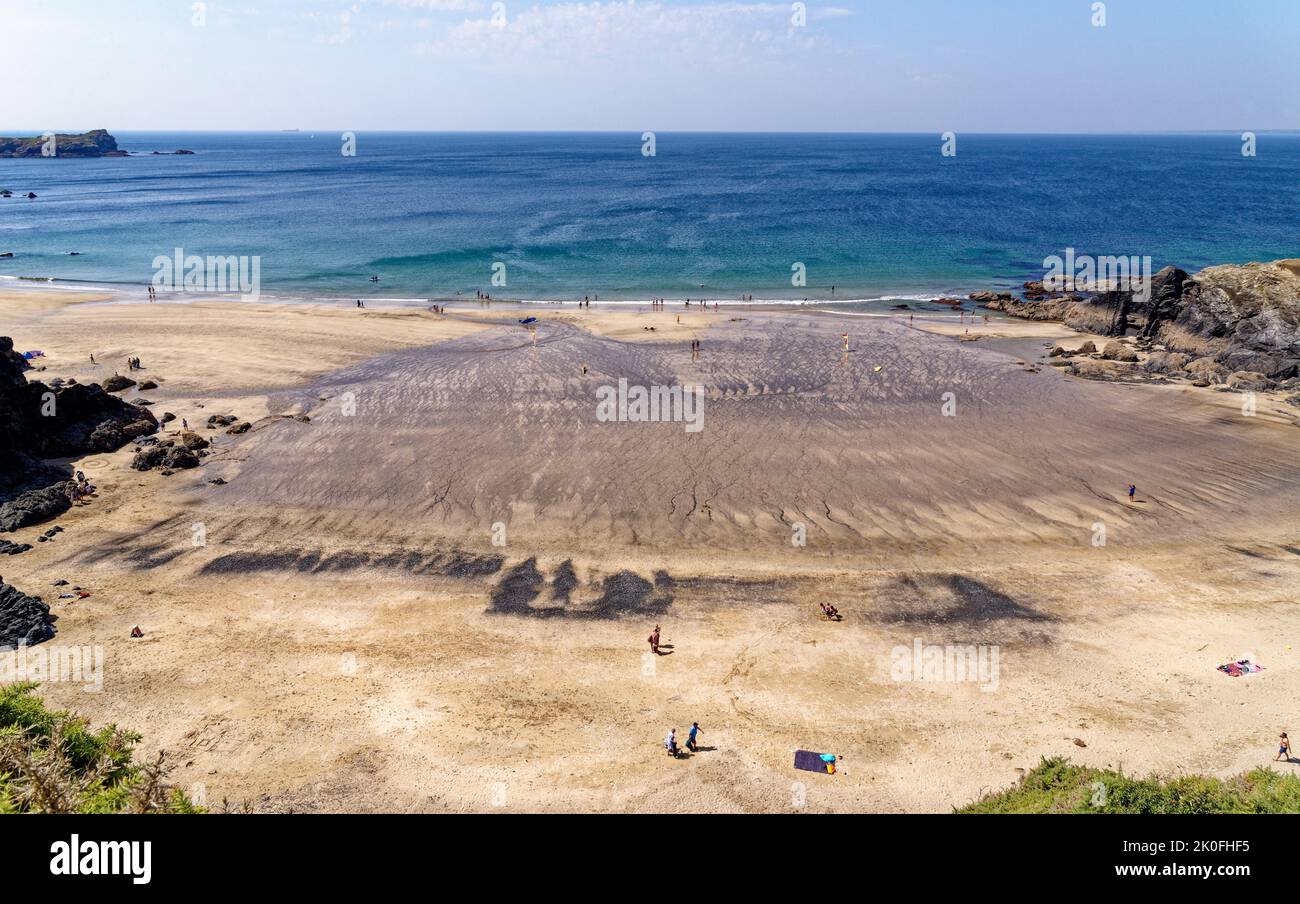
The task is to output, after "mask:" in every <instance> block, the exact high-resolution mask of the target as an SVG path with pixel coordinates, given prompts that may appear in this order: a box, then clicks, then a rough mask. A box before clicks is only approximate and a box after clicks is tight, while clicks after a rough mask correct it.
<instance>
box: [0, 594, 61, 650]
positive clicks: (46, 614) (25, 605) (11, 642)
mask: <svg viewBox="0 0 1300 904" xmlns="http://www.w3.org/2000/svg"><path fill="white" fill-rule="evenodd" d="M53 636H54V622H53V620H52V619H51V618H50V607H49V606H47V605H45V603H43V602H41V598H40V597H38V596H27V595H26V594H24V593H19V592H18V591H17V590H15V589H14V588H13V587H10V586H9V585H8V584H5V583H0V650H14V649H17V648H18V646H19V645H20V644H26V645H27V646H29V647H31V646H35V645H36V644H38V643H44V642H45V641H47V640H49V639H50V638H52V637H53Z"/></svg>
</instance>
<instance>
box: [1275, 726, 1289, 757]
mask: <svg viewBox="0 0 1300 904" xmlns="http://www.w3.org/2000/svg"><path fill="white" fill-rule="evenodd" d="M1278 760H1286V761H1287V762H1288V763H1289V762H1291V739H1290V738H1288V737H1287V736H1286V732H1285V731H1284V732H1282V734H1281V736H1279V737H1278V739H1277V756H1275V757H1273V762H1275V763H1276V762H1277V761H1278Z"/></svg>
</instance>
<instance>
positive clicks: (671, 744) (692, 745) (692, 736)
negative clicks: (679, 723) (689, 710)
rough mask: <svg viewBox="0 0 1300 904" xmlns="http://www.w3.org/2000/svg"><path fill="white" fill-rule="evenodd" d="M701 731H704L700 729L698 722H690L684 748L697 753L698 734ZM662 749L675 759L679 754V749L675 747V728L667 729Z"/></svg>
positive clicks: (701, 732)
mask: <svg viewBox="0 0 1300 904" xmlns="http://www.w3.org/2000/svg"><path fill="white" fill-rule="evenodd" d="M703 733H704V732H703V731H701V730H700V723H699V722H692V723H691V730H690V733H689V734H688V735H687V738H686V749H687V750H689V751H690V752H691V753H697V752H698V751H699V749H700V744H699V736H700V735H702V734H703ZM664 749H665V750H667V751H668V755H669V756H670V757H672V758H673V759H677V757H678V756H680V755H681V750H680V749H679V748H678V747H677V729H676V728H673V729H669V731H668V737H666V738H664Z"/></svg>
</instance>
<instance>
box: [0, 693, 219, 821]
mask: <svg viewBox="0 0 1300 904" xmlns="http://www.w3.org/2000/svg"><path fill="white" fill-rule="evenodd" d="M35 689H36V685H35V684H14V685H10V686H8V687H3V688H0V814H3V813H200V812H203V811H202V810H201V809H200V808H198V807H196V806H195V805H194V804H193V803H192V802H191V801H190V800H189V798H188V797H186V796H185V794H183V793H182V792H181V791H179V790H178V789H176V788H175V787H173V786H171V785H169V784H167V781H166V779H167V776H168V774H169V772H170V771H171V770H170V768H169V767H168V766H167V765H166V762H165V758H164V755H163V754H159V755H158V756H157V757H156V758H155V759H153V760H151V761H149V762H148V763H136V762H134V759H133V753H134V746H135V744H137V743H138V742H139V741H140V736H139V735H136V734H133V733H131V732H128V731H123V730H122V729H120V728H118V727H117V726H116V725H109V726H107V727H106V728H102V729H99V730H98V731H94V730H92V729H91V728H90V726H89V724H88V723H87V722H86V720H85V719H81V718H79V717H77V716H75V715H73V714H71V713H68V712H64V711H55V710H50V709H46V707H45V704H44V703H42V702H41V700H40V699H39V698H38V697H36V696H34V695H33V693H32V692H33V691H34V690H35Z"/></svg>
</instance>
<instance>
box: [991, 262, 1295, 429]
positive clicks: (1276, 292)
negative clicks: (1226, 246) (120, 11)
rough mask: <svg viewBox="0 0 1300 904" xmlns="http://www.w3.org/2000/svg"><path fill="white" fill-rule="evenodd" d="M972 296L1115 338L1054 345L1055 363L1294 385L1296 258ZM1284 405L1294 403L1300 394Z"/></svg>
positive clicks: (1112, 376)
mask: <svg viewBox="0 0 1300 904" xmlns="http://www.w3.org/2000/svg"><path fill="white" fill-rule="evenodd" d="M970 298H971V300H972V301H974V302H976V303H978V304H982V305H983V306H984V307H986V308H988V309H990V310H994V311H1001V312H1003V313H1005V314H1009V315H1011V316H1013V317H1020V318H1024V319H1027V320H1050V321H1057V322H1060V323H1062V324H1064V325H1065V326H1067V327H1069V328H1071V329H1074V330H1078V331H1079V332H1083V333H1089V334H1093V335H1100V336H1103V337H1107V338H1109V339H1110V340H1111V341H1110V342H1107V343H1104V344H1103V345H1102V347H1101V348H1100V349H1098V348H1097V344H1096V343H1094V342H1087V343H1085V344H1083V345H1081V346H1080V347H1079V348H1077V349H1066V348H1063V347H1060V346H1058V347H1056V348H1053V349H1052V351H1051V355H1050V357H1051V358H1052V359H1053V361H1052V363H1053V365H1054V366H1059V367H1064V368H1068V369H1069V370H1070V372H1071V373H1073V374H1075V375H1076V376H1080V377H1084V378H1087V379H1094V380H1107V381H1118V382H1151V381H1169V380H1175V381H1177V380H1185V381H1188V382H1191V383H1193V384H1196V385H1200V386H1218V387H1222V388H1224V389H1227V390H1240V391H1247V390H1262V391H1269V390H1280V391H1282V392H1291V393H1295V392H1297V391H1300V259H1289V260H1280V261H1273V262H1271V263H1250V264H1227V265H1223V266H1217V267H1209V268H1207V269H1205V270H1202V271H1201V272H1199V273H1197V274H1195V275H1194V276H1193V275H1190V274H1188V273H1187V272H1185V271H1183V270H1179V269H1177V268H1176V267H1166V268H1165V269H1163V270H1161V271H1160V272H1159V273H1157V274H1155V276H1154V277H1153V278H1152V280H1151V291H1150V293H1149V295H1148V294H1146V293H1135V292H1133V291H1117V290H1113V289H1111V290H1102V291H1092V292H1081V291H1075V292H1059V291H1051V290H1049V289H1047V288H1046V287H1044V285H1043V284H1042V283H1040V282H1033V283H1026V284H1025V286H1024V289H1023V292H1022V293H1021V295H1020V297H1017V296H1016V295H1013V294H1012V293H1009V292H1000V293H995V292H977V293H975V294H973V295H971V296H970ZM1287 401H1288V402H1290V403H1291V404H1294V405H1298V406H1300V394H1293V395H1291V396H1290V397H1289V398H1288V399H1287Z"/></svg>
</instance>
